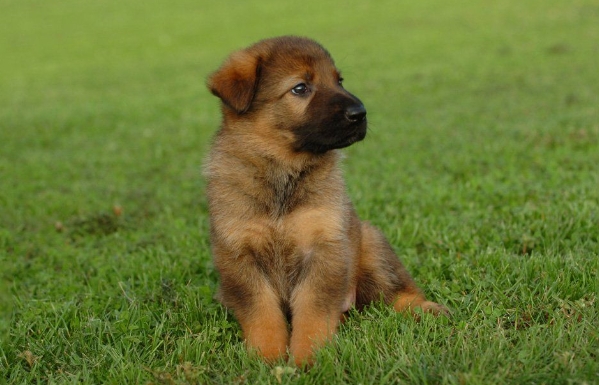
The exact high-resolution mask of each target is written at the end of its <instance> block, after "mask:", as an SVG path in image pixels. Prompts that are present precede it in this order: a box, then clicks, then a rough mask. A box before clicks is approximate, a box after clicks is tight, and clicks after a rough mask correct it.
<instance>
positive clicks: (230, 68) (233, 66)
mask: <svg viewBox="0 0 599 385" xmlns="http://www.w3.org/2000/svg"><path fill="white" fill-rule="evenodd" d="M260 61H261V60H260V57H259V56H258V55H256V54H252V53H250V52H248V51H247V50H244V51H238V52H235V53H233V54H231V56H229V58H227V60H225V62H224V63H223V65H222V66H221V67H220V68H219V69H218V70H217V71H216V72H215V73H213V74H212V75H211V76H210V77H209V78H208V88H209V89H210V92H212V93H213V94H214V95H216V96H218V97H219V98H220V99H221V100H222V101H223V103H225V104H226V105H227V106H229V107H231V108H232V109H234V110H235V111H236V112H237V113H238V114H243V113H244V112H246V111H247V110H248V109H249V108H250V105H251V104H252V100H253V99H254V95H255V93H256V89H257V87H258V80H259V75H260Z"/></svg>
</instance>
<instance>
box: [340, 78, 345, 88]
mask: <svg viewBox="0 0 599 385" xmlns="http://www.w3.org/2000/svg"><path fill="white" fill-rule="evenodd" d="M343 80H344V79H343V78H339V85H340V86H341V87H343Z"/></svg>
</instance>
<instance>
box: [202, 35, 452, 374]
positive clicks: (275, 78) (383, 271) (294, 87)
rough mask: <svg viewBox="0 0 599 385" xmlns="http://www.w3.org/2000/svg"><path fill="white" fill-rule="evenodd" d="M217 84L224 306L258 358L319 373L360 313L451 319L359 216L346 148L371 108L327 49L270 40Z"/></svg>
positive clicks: (211, 187) (217, 213) (217, 221)
mask: <svg viewBox="0 0 599 385" xmlns="http://www.w3.org/2000/svg"><path fill="white" fill-rule="evenodd" d="M208 87H209V88H210V91H212V93H213V94H214V95H216V96H218V97H219V98H220V99H221V100H222V114H223V123H222V127H221V129H220V130H219V131H218V133H217V135H216V138H215V140H214V144H213V147H212V150H211V152H210V155H209V160H208V162H207V165H206V175H207V178H208V188H207V192H208V201H209V209H210V225H211V241H212V248H213V254H214V261H215V264H216V267H217V269H218V271H219V273H220V278H221V287H220V293H219V298H220V300H221V301H222V303H223V304H224V305H226V306H227V307H228V308H230V309H232V311H233V313H234V314H235V317H236V318H237V319H238V321H239V323H240V324H241V328H242V329H243V333H244V337H245V339H246V343H247V345H248V347H249V348H250V349H255V350H257V351H258V352H259V354H261V355H262V356H263V357H264V359H266V360H267V361H273V360H276V359H278V358H280V357H285V356H286V354H287V349H289V350H288V352H289V354H290V355H291V356H292V357H293V360H294V361H295V363H296V364H302V363H308V364H309V363H311V362H312V359H313V353H314V349H315V348H317V347H319V346H321V345H322V344H323V343H324V342H326V341H327V340H329V339H330V338H331V336H332V335H333V333H335V331H336V329H337V326H338V324H339V322H340V319H341V317H342V316H343V313H345V312H346V311H347V310H348V309H349V308H350V307H351V306H356V307H357V308H358V309H359V308H362V307H364V306H365V305H367V304H369V303H370V302H372V301H377V300H380V299H383V300H384V301H385V302H386V303H388V304H389V305H391V306H393V307H394V308H395V310H397V311H405V310H408V311H413V310H414V309H415V308H417V307H419V308H421V309H422V310H424V311H426V312H431V313H433V314H443V313H445V312H446V311H447V310H446V309H445V308H444V307H443V306H441V305H439V304H436V303H434V302H429V301H427V300H426V299H425V297H424V295H423V294H422V292H421V291H420V290H419V289H418V287H417V286H416V284H415V283H414V281H413V279H412V278H411V277H410V275H409V273H408V272H407V271H406V270H405V268H404V267H403V266H402V264H401V262H400V261H399V260H398V258H397V256H396V255H395V253H394V252H393V249H392V248H391V246H390V245H389V243H388V242H387V240H386V239H385V238H384V236H383V235H382V234H381V233H380V232H379V231H378V230H377V229H376V228H374V227H373V226H371V225H369V224H368V223H365V222H361V221H360V220H359V219H358V217H357V216H356V213H355V211H354V209H353V207H352V204H351V202H350V200H349V198H348V196H347V194H346V192H345V185H344V182H343V179H342V175H341V171H340V169H339V158H340V155H339V152H338V149H339V148H343V147H347V146H349V145H351V144H352V143H355V142H357V141H359V140H362V139H363V138H364V136H365V135H366V109H365V108H364V105H363V104H362V102H360V100H359V99H358V98H356V97H355V96H354V95H352V94H350V93H349V92H348V91H346V90H345V89H344V88H343V86H342V78H341V75H340V74H339V71H338V70H337V68H336V67H335V64H334V63H333V59H332V58H331V56H330V55H329V53H328V52H327V51H326V50H325V49H324V48H323V47H321V46H320V45H319V44H318V43H316V42H314V41H313V40H310V39H306V38H299V37H291V36H288V37H279V38H274V39H268V40H263V41H260V42H258V43H256V44H255V45H253V46H251V47H249V48H247V49H244V50H241V51H238V52H235V53H233V54H232V55H231V56H230V57H229V58H228V59H227V60H225V62H224V63H223V64H222V66H221V67H220V68H219V69H218V70H217V71H216V72H215V73H214V74H212V76H210V78H209V80H208ZM289 324H290V325H291V328H289V326H288V325H289Z"/></svg>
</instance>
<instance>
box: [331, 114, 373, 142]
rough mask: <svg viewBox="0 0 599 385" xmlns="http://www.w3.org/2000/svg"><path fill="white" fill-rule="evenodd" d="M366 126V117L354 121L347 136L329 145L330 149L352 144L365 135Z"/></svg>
mask: <svg viewBox="0 0 599 385" xmlns="http://www.w3.org/2000/svg"><path fill="white" fill-rule="evenodd" d="M366 127H367V124H366V119H364V120H362V121H360V122H358V123H356V124H355V125H353V126H352V127H351V131H350V133H349V134H348V135H347V136H345V137H343V138H341V139H340V140H339V141H337V142H335V143H333V144H332V145H331V149H335V148H345V147H349V146H351V145H352V144H354V143H356V142H359V141H361V140H362V139H364V138H365V137H366Z"/></svg>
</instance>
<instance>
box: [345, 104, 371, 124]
mask: <svg viewBox="0 0 599 385" xmlns="http://www.w3.org/2000/svg"><path fill="white" fill-rule="evenodd" d="M345 117H346V118H347V119H349V120H351V121H352V122H360V121H362V120H364V118H365V117H366V108H364V105H363V104H354V105H352V106H349V107H347V108H346V109H345Z"/></svg>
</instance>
